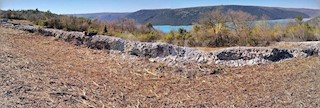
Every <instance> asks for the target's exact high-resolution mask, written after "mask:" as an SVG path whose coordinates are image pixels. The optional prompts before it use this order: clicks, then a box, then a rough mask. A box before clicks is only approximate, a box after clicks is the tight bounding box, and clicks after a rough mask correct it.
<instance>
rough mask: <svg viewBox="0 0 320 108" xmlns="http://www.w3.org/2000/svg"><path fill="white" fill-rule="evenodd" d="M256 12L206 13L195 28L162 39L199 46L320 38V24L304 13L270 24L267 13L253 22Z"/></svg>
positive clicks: (263, 43)
mask: <svg viewBox="0 0 320 108" xmlns="http://www.w3.org/2000/svg"><path fill="white" fill-rule="evenodd" d="M256 18H257V17H256V16H253V15H250V14H248V13H245V12H242V11H231V10H230V11H227V12H221V11H219V10H217V11H214V12H212V13H208V14H206V15H204V16H203V18H202V20H201V22H200V23H199V24H195V25H194V26H193V30H192V31H190V32H187V31H185V30H179V31H176V32H170V33H169V34H167V35H165V36H164V37H163V38H162V41H164V42H168V43H172V44H177V45H183V46H198V47H199V46H200V47H222V46H266V45H269V44H270V43H274V42H279V41H317V40H320V29H319V26H310V25H309V23H304V22H303V21H302V20H303V17H301V16H298V17H297V18H296V21H294V22H290V23H288V24H286V25H282V24H275V25H270V24H269V23H268V22H267V21H266V20H267V19H268V17H267V16H264V18H263V19H265V20H263V21H259V22H254V21H255V20H256Z"/></svg>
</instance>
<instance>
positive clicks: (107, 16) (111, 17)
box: [68, 13, 130, 22]
mask: <svg viewBox="0 0 320 108" xmlns="http://www.w3.org/2000/svg"><path fill="white" fill-rule="evenodd" d="M128 14H130V13H88V14H68V15H71V16H77V17H84V18H89V19H98V20H100V21H103V22H106V21H116V20H118V19H121V18H125V17H126V16H127V15H128Z"/></svg>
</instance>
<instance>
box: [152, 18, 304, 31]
mask: <svg viewBox="0 0 320 108" xmlns="http://www.w3.org/2000/svg"><path fill="white" fill-rule="evenodd" d="M308 20H310V18H305V19H303V21H308ZM259 22H261V21H255V23H259ZM267 22H268V23H269V24H270V25H271V26H273V25H275V24H282V25H285V24H288V23H290V22H295V19H279V20H268V21H267ZM153 27H154V28H155V29H156V30H159V31H162V32H164V33H169V32H170V31H178V30H179V29H180V28H182V29H185V30H187V31H191V30H192V25H184V26H171V25H155V26H153Z"/></svg>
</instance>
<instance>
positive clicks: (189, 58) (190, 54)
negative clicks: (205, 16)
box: [0, 19, 320, 66]
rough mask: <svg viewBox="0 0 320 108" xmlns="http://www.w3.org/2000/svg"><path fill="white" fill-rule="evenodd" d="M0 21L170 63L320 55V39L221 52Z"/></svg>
mask: <svg viewBox="0 0 320 108" xmlns="http://www.w3.org/2000/svg"><path fill="white" fill-rule="evenodd" d="M0 22H1V23H0V24H1V26H2V27H6V28H12V29H18V30H24V31H28V32H32V33H33V32H38V33H40V34H43V35H45V36H53V37H55V38H58V39H62V40H64V41H66V42H70V43H72V44H75V45H84V46H86V47H88V48H92V49H98V50H115V51H119V52H121V53H124V54H128V55H134V56H138V57H146V58H149V59H150V60H151V61H157V62H163V63H168V64H177V63H183V62H192V63H208V64H211V63H216V64H222V65H228V66H245V65H256V64H266V63H271V62H279V61H283V60H289V59H292V58H304V57H309V56H315V55H319V54H320V50H319V47H320V46H319V42H317V43H316V44H315V45H312V47H306V48H303V49H302V48H297V49H277V48H268V47H232V48H226V49H222V50H219V51H211V52H204V51H200V50H196V49H192V48H187V47H180V46H176V45H171V44H166V43H149V42H136V41H129V40H124V39H121V38H116V37H111V36H103V35H94V36H86V35H85V34H84V33H82V32H69V31H63V30H57V29H49V28H37V27H35V26H31V25H19V24H13V23H11V21H10V20H7V19H1V20H0Z"/></svg>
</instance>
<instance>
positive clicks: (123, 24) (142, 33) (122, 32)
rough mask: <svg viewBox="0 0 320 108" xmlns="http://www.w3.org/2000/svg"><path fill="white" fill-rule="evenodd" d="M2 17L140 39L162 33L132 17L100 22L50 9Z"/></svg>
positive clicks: (88, 33) (148, 39)
mask: <svg viewBox="0 0 320 108" xmlns="http://www.w3.org/2000/svg"><path fill="white" fill-rule="evenodd" d="M1 17H2V18H9V19H16V20H29V21H31V22H32V23H34V24H36V25H39V26H44V27H48V28H55V29H63V30H66V31H80V32H86V34H87V35H96V34H100V35H111V36H118V37H122V38H129V37H128V35H133V37H132V39H135V40H140V41H156V40H158V39H157V38H158V35H160V34H161V33H160V32H158V31H156V30H154V29H153V27H152V25H150V24H149V25H145V26H137V23H136V22H135V21H134V20H131V19H121V20H119V21H114V22H100V21H98V20H90V19H87V18H78V17H74V16H67V15H58V14H53V13H51V12H50V11H47V12H43V11H39V10H38V9H36V10H16V11H14V10H8V11H2V13H1Z"/></svg>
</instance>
